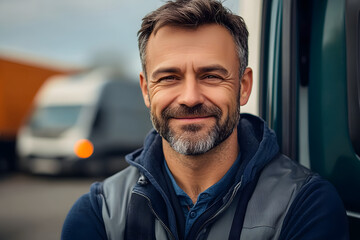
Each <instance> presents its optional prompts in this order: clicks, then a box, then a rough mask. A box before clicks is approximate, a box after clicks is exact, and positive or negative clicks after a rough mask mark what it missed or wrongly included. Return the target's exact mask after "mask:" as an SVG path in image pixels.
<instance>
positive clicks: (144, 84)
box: [140, 72, 150, 108]
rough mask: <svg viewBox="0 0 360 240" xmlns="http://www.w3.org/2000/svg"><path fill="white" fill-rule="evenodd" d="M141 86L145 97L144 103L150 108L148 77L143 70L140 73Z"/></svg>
mask: <svg viewBox="0 0 360 240" xmlns="http://www.w3.org/2000/svg"><path fill="white" fill-rule="evenodd" d="M140 88H141V92H142V95H143V98H144V103H145V105H146V107H148V108H150V99H149V91H148V85H147V81H146V77H145V75H144V73H143V72H141V73H140Z"/></svg>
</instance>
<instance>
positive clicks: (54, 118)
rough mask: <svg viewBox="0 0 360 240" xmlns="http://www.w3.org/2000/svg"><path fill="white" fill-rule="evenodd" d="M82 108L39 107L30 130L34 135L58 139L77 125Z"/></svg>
mask: <svg viewBox="0 0 360 240" xmlns="http://www.w3.org/2000/svg"><path fill="white" fill-rule="evenodd" d="M82 107H83V106H81V105H71V106H45V107H39V108H37V109H36V110H35V112H34V114H33V115H32V117H31V119H30V122H29V126H30V129H31V130H32V132H33V134H34V135H39V136H43V137H46V136H47V137H57V136H59V135H60V134H61V133H63V132H64V131H66V130H67V129H69V128H70V127H72V126H74V125H75V124H76V122H77V119H78V117H79V114H80V111H81V108H82Z"/></svg>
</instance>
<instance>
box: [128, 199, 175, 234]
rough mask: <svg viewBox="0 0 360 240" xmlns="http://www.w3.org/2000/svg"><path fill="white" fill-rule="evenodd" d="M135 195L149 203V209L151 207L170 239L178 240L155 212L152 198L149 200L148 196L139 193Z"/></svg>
mask: <svg viewBox="0 0 360 240" xmlns="http://www.w3.org/2000/svg"><path fill="white" fill-rule="evenodd" d="M133 193H135V194H138V195H140V196H142V197H144V198H146V200H147V201H148V203H149V207H150V210H151V212H152V213H153V214H154V215H155V217H156V218H157V219H158V220H159V222H160V224H161V225H162V226H163V228H164V229H165V230H166V232H167V233H168V234H169V236H170V238H171V239H173V240H176V238H175V236H174V234H173V233H172V232H171V231H170V229H169V228H168V227H167V226H166V224H165V223H164V222H163V221H162V220H161V219H160V217H159V215H157V213H156V212H155V210H154V208H153V207H152V204H151V200H150V198H148V197H147V196H146V195H144V194H142V193H139V192H133Z"/></svg>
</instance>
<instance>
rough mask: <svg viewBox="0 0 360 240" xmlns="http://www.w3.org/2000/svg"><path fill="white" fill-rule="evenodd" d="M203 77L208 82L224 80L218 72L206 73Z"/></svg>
mask: <svg viewBox="0 0 360 240" xmlns="http://www.w3.org/2000/svg"><path fill="white" fill-rule="evenodd" d="M202 79H203V81H205V82H207V83H220V82H222V81H223V80H224V78H223V77H221V76H219V75H216V74H206V75H204V76H203V77H202Z"/></svg>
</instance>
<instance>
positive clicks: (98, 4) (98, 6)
mask: <svg viewBox="0 0 360 240" xmlns="http://www.w3.org/2000/svg"><path fill="white" fill-rule="evenodd" d="M238 1H239V0H227V1H225V6H227V7H228V8H230V9H231V10H232V11H233V12H236V13H237V12H238V6H239V4H238ZM163 2H164V1H161V0H0V53H4V52H5V53H6V52H10V53H12V52H13V53H18V54H19V53H20V54H30V55H34V56H37V57H42V58H45V59H49V60H55V61H59V62H63V63H67V64H74V65H77V66H87V65H88V64H90V63H91V62H93V61H94V58H95V56H99V55H102V56H104V55H106V56H109V55H110V54H113V53H115V54H117V56H120V57H121V59H122V62H126V64H127V65H128V67H126V69H127V71H128V74H130V75H133V74H134V73H135V74H136V76H137V73H138V72H139V71H140V61H139V60H138V58H139V57H138V50H137V37H136V33H137V31H138V29H139V27H140V24H141V19H142V17H143V16H144V15H146V14H147V13H148V12H150V11H152V10H154V9H156V8H157V7H159V6H160V5H162V4H163Z"/></svg>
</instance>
